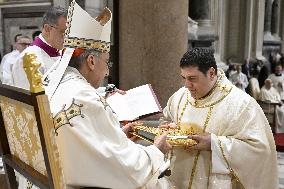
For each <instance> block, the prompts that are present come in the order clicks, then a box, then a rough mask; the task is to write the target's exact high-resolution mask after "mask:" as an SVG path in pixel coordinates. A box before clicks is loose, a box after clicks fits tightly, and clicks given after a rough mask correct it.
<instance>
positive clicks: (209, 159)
mask: <svg viewBox="0 0 284 189" xmlns="http://www.w3.org/2000/svg"><path fill="white" fill-rule="evenodd" d="M180 69H181V78H182V80H183V82H184V87H182V88H180V89H179V90H178V91H177V92H175V93H174V94H173V95H172V96H171V97H170V98H169V100H168V103H167V106H166V107H165V109H164V116H165V120H168V121H171V122H172V123H170V124H168V125H164V126H161V127H164V128H169V127H174V128H180V129H181V130H183V131H192V132H194V133H195V134H194V135H190V136H188V137H189V138H191V139H194V140H196V141H197V144H196V145H194V146H189V147H186V148H178V147H177V148H174V152H173V158H172V163H171V164H172V166H171V167H172V175H171V176H170V181H172V182H173V184H174V185H175V186H176V188H178V189H188V188H190V189H208V188H209V189H232V188H234V189H235V188H247V189H267V188H269V189H278V177H277V172H278V170H277V158H276V149H275V142H274V138H273V135H272V132H271V128H270V126H269V123H268V121H267V119H266V117H265V115H264V113H263V111H262V109H261V108H260V106H259V105H258V104H257V102H256V101H255V100H254V99H253V98H252V97H251V96H249V95H248V94H247V93H245V92H244V91H242V90H240V89H239V88H237V87H236V86H234V85H233V84H232V83H231V82H230V81H229V80H228V79H227V78H226V76H225V74H224V72H223V71H222V70H220V69H217V65H216V61H215V58H214V52H213V50H211V49H208V48H193V49H190V50H188V52H186V53H185V54H184V55H183V57H182V58H181V60H180ZM260 162H261V166H260V165H259V163H260Z"/></svg>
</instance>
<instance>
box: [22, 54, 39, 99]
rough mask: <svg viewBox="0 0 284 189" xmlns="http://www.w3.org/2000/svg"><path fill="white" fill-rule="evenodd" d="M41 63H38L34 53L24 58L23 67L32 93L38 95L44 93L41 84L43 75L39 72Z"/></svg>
mask: <svg viewBox="0 0 284 189" xmlns="http://www.w3.org/2000/svg"><path fill="white" fill-rule="evenodd" d="M40 65H41V63H40V62H38V61H37V57H36V55H35V54H34V53H26V54H25V55H24V57H23V66H24V70H25V72H26V75H27V78H28V80H29V83H30V91H31V92H32V93H38V92H42V91H44V89H43V85H42V82H41V78H42V74H41V73H40V72H39V70H38V69H39V67H40Z"/></svg>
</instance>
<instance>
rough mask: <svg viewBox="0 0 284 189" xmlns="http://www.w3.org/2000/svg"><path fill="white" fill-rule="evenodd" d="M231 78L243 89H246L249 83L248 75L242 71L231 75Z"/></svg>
mask: <svg viewBox="0 0 284 189" xmlns="http://www.w3.org/2000/svg"><path fill="white" fill-rule="evenodd" d="M230 80H231V82H232V83H233V84H234V85H236V86H237V87H238V88H240V89H242V90H243V91H245V89H246V88H247V86H248V84H249V83H248V78H247V76H246V75H245V74H243V73H242V72H240V73H238V72H235V73H233V74H232V75H231V76H230Z"/></svg>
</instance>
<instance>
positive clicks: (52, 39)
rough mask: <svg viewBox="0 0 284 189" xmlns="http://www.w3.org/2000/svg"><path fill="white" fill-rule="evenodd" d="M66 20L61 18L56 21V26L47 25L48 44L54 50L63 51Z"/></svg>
mask: <svg viewBox="0 0 284 189" xmlns="http://www.w3.org/2000/svg"><path fill="white" fill-rule="evenodd" d="M66 22H67V21H66V18H65V17H63V16H61V17H59V18H58V20H57V24H56V25H48V27H49V30H48V31H49V35H48V36H49V38H48V40H49V41H48V42H49V43H50V45H51V46H52V47H53V48H56V49H59V50H61V49H63V44H64V34H65V30H66V28H67V26H66Z"/></svg>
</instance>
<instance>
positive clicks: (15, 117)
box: [0, 96, 47, 175]
mask: <svg viewBox="0 0 284 189" xmlns="http://www.w3.org/2000/svg"><path fill="white" fill-rule="evenodd" d="M0 102H1V103H0V105H1V110H2V115H3V118H4V124H5V129H6V132H7V138H8V142H9V147H10V150H11V153H12V154H13V155H14V156H16V157H17V158H19V159H20V160H22V161H23V162H25V163H26V164H28V165H30V166H31V167H33V168H34V169H36V170H37V171H38V172H40V173H41V174H43V175H47V173H46V167H45V163H44V158H43V153H42V147H41V143H40V138H39V133H38V128H37V122H36V120H35V115H34V109H33V107H32V106H29V105H26V104H24V103H21V102H18V101H15V100H11V99H9V98H6V97H3V96H1V97H0Z"/></svg>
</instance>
